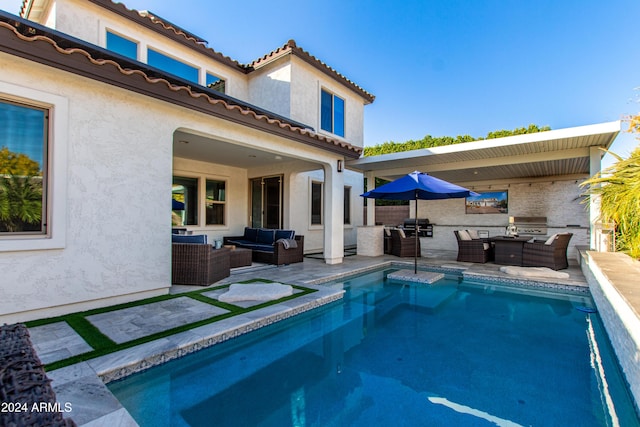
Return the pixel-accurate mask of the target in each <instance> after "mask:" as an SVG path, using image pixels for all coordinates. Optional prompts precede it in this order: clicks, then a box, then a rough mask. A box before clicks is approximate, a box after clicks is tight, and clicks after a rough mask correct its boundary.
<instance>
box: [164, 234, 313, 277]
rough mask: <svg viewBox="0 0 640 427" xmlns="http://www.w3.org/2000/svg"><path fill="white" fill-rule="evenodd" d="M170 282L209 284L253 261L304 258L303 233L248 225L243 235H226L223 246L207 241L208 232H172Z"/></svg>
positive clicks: (271, 261)
mask: <svg viewBox="0 0 640 427" xmlns="http://www.w3.org/2000/svg"><path fill="white" fill-rule="evenodd" d="M171 246H172V248H171V249H172V251H171V267H172V270H171V283H173V284H179V285H201V286H206V285H210V284H211V283H215V282H217V281H219V280H221V279H224V278H225V277H229V275H230V274H231V268H236V267H243V266H249V265H251V264H252V263H253V262H259V263H267V264H275V265H284V264H292V263H295V262H302V260H303V255H304V236H298V235H295V232H294V231H293V230H275V229H264V228H250V227H245V230H244V234H243V235H242V236H230V237H224V246H223V247H220V248H216V247H214V246H212V245H211V244H208V243H207V236H206V235H183V234H172V245H171Z"/></svg>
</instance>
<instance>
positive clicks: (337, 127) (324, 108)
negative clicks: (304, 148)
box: [320, 89, 344, 137]
mask: <svg viewBox="0 0 640 427" xmlns="http://www.w3.org/2000/svg"><path fill="white" fill-rule="evenodd" d="M320 128H321V129H322V130H325V131H327V132H331V133H333V134H336V135H338V136H342V137H344V99H342V98H340V97H338V96H336V95H334V94H332V93H329V92H327V91H325V90H324V89H323V90H322V93H321V95H320Z"/></svg>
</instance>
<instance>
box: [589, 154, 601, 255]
mask: <svg viewBox="0 0 640 427" xmlns="http://www.w3.org/2000/svg"><path fill="white" fill-rule="evenodd" d="M601 159H602V151H600V150H599V149H598V147H589V174H590V176H594V175H595V174H597V173H599V172H600V170H601V168H602V163H601ZM598 185H599V184H598ZM599 218H600V196H599V195H593V194H591V195H590V196H589V248H590V249H591V250H595V249H597V247H598V246H600V245H598V243H597V242H598V239H599V238H600V236H599V235H598V233H597V227H596V224H597V223H598V221H599Z"/></svg>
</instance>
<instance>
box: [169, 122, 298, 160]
mask: <svg viewBox="0 0 640 427" xmlns="http://www.w3.org/2000/svg"><path fill="white" fill-rule="evenodd" d="M173 155H174V156H176V157H182V158H185V159H191V160H199V161H203V162H209V163H217V164H222V165H228V166H233V167H237V168H245V169H249V168H254V167H260V166H267V165H273V164H274V163H281V162H287V161H291V160H294V158H293V157H287V156H284V155H282V154H281V153H278V154H274V153H270V152H268V151H262V150H256V149H255V148H250V147H244V146H242V145H236V144H231V143H229V142H224V141H220V140H216V139H212V138H208V137H205V136H201V135H196V134H193V133H187V132H182V131H176V132H175V134H174V136H173Z"/></svg>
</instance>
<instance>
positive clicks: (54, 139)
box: [0, 82, 69, 252]
mask: <svg viewBox="0 0 640 427" xmlns="http://www.w3.org/2000/svg"><path fill="white" fill-rule="evenodd" d="M0 98H1V99H3V100H7V101H13V102H18V103H21V104H24V105H27V106H33V107H35V108H44V109H47V110H49V126H48V132H49V133H48V138H47V153H48V156H47V168H46V170H47V176H46V178H45V179H46V187H47V194H46V200H47V209H46V212H45V215H46V218H45V219H44V220H45V221H46V223H47V232H46V234H40V235H24V234H19V235H11V234H7V235H3V236H1V237H0V252H13V251H33V250H47V249H64V248H65V247H66V243H67V203H68V200H67V141H68V139H69V100H68V99H67V98H64V97H62V96H58V95H54V94H52V93H48V92H43V91H40V90H36V89H32V88H27V87H23V86H18V85H13V84H10V83H5V82H0Z"/></svg>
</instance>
